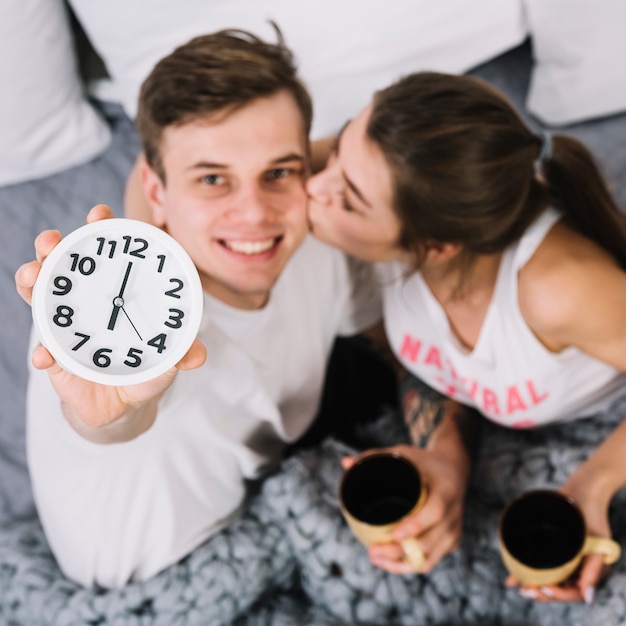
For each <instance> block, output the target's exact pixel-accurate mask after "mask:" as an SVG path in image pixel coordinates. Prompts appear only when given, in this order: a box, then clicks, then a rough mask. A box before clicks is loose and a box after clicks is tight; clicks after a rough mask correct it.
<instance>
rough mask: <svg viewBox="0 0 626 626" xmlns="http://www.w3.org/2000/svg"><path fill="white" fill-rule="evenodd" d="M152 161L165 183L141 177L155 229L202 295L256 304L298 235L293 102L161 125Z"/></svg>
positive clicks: (299, 128)
mask: <svg viewBox="0 0 626 626" xmlns="http://www.w3.org/2000/svg"><path fill="white" fill-rule="evenodd" d="M161 156H162V161H163V169H164V172H165V180H166V183H165V185H163V184H162V182H161V181H160V179H159V178H158V177H157V176H156V174H155V173H154V172H153V171H152V170H151V169H150V168H148V167H147V166H145V168H144V172H143V180H144V188H145V190H146V193H147V195H148V199H149V201H150V204H151V206H152V210H153V217H154V220H155V223H156V224H157V225H158V226H161V227H163V228H165V229H166V230H167V232H168V233H170V235H172V236H173V237H174V238H175V239H177V240H178V242H179V243H180V244H181V245H182V246H183V247H184V248H185V249H186V250H187V252H188V253H189V255H190V256H191V258H192V259H193V261H194V263H195V264H196V267H197V268H198V272H199V273H200V278H201V280H202V284H203V286H204V288H205V289H206V291H208V292H209V293H210V294H212V295H213V296H215V297H216V298H218V299H220V300H222V301H223V302H225V303H226V304H229V305H231V306H235V307H238V308H243V309H256V308H260V307H262V306H264V305H265V303H266V302H267V300H268V298H269V294H270V290H271V288H272V286H273V285H274V283H275V282H276V280H277V279H278V277H279V276H280V273H281V272H282V270H283V268H284V267H285V264H286V263H287V261H288V260H289V258H290V257H291V255H292V254H293V253H294V251H295V250H296V249H297V248H298V246H299V245H300V244H301V243H302V241H303V240H304V238H305V236H306V233H307V218H306V194H305V190H304V181H305V178H306V173H307V141H306V137H305V134H304V129H303V122H302V116H301V114H300V111H299V109H298V107H297V105H296V103H295V100H294V99H293V97H292V96H291V95H290V94H288V93H287V92H280V93H278V94H275V95H273V96H271V97H268V98H262V99H259V100H256V101H253V102H252V103H251V104H248V105H247V106H245V107H244V108H242V109H239V110H238V111H235V112H234V113H231V114H230V115H227V116H226V117H218V118H217V119H213V120H212V118H211V117H208V118H207V119H199V120H195V121H193V122H190V123H188V124H183V125H182V126H175V127H168V128H166V129H165V131H164V133H163V139H162V142H161Z"/></svg>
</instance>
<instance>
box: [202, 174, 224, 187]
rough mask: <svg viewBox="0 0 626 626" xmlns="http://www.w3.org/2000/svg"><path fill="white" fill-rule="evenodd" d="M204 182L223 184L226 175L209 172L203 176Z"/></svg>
mask: <svg viewBox="0 0 626 626" xmlns="http://www.w3.org/2000/svg"><path fill="white" fill-rule="evenodd" d="M202 182H203V183H205V184H207V185H221V184H223V182H224V177H223V176H221V175H220V174H207V175H206V176H203V177H202Z"/></svg>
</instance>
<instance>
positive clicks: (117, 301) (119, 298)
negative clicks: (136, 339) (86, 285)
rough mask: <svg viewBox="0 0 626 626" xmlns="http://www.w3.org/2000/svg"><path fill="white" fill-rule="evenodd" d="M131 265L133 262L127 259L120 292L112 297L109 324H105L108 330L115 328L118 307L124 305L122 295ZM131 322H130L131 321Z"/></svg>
mask: <svg viewBox="0 0 626 626" xmlns="http://www.w3.org/2000/svg"><path fill="white" fill-rule="evenodd" d="M132 267H133V262H132V261H129V262H128V266H127V267H126V273H125V274H124V279H123V280H122V286H121V287H120V292H119V293H118V294H117V296H116V297H115V298H114V299H113V310H112V311H111V317H110V318H109V325H108V326H107V328H108V329H109V330H114V329H115V323H116V322H117V316H118V314H119V312H120V309H121V308H122V306H123V305H124V298H123V297H122V296H123V295H124V290H125V289H126V283H127V282H128V277H129V275H130V270H131V269H132ZM127 317H128V316H127ZM131 324H132V322H131ZM133 328H134V327H133ZM137 334H139V333H137Z"/></svg>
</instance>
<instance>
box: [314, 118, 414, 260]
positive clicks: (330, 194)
mask: <svg viewBox="0 0 626 626" xmlns="http://www.w3.org/2000/svg"><path fill="white" fill-rule="evenodd" d="M370 110H371V109H370V107H367V108H366V109H364V110H363V111H362V112H361V113H360V114H359V115H358V116H357V117H356V118H355V119H354V120H352V121H350V122H349V123H348V124H347V125H346V126H345V127H344V129H343V131H342V132H341V134H340V136H339V138H338V140H337V144H336V147H335V150H334V151H333V154H332V155H331V157H330V159H329V161H328V164H327V165H326V168H325V169H324V170H322V171H321V172H320V173H319V174H316V175H315V176H313V177H312V178H310V179H309V181H308V183H307V193H308V196H309V209H308V213H309V224H310V227H311V230H312V232H313V234H314V235H315V236H316V237H318V238H319V239H321V240H322V241H324V242H326V243H328V244H330V245H333V246H336V247H338V248H340V249H342V250H344V251H345V252H347V253H348V254H351V255H353V256H355V257H358V258H360V259H363V260H365V261H388V260H391V259H395V258H399V257H400V256H401V255H402V251H401V250H400V248H399V247H398V245H397V242H398V239H399V235H400V221H399V219H398V218H397V216H396V214H395V213H394V211H393V209H392V182H391V172H390V169H389V166H388V165H387V162H386V161H385V158H384V156H383V154H382V152H381V151H380V149H379V148H378V146H376V145H375V144H374V143H373V142H372V141H371V140H370V139H368V138H367V136H366V133H365V129H366V125H367V121H368V119H369V116H370Z"/></svg>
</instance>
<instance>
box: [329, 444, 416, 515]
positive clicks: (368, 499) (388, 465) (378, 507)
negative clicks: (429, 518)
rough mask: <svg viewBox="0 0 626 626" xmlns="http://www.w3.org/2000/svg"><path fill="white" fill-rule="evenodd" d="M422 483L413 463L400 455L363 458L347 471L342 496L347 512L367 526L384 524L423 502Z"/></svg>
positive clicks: (373, 455) (379, 455) (342, 486)
mask: <svg viewBox="0 0 626 626" xmlns="http://www.w3.org/2000/svg"><path fill="white" fill-rule="evenodd" d="M421 490H422V484H421V480H420V476H419V473H418V472H417V470H416V469H415V467H414V466H413V465H412V464H411V462H410V461H407V460H406V459H405V458H403V457H401V456H399V455H390V454H372V455H368V456H365V457H362V458H361V459H360V460H359V461H357V462H356V463H355V464H354V466H353V467H352V468H351V469H350V471H349V472H347V473H346V474H345V476H344V479H343V481H342V484H341V493H340V497H341V499H342V501H343V505H344V507H345V508H346V510H347V511H348V512H349V513H350V514H351V515H352V516H353V517H355V518H356V519H358V520H359V521H361V522H364V523H365V524H371V525H376V526H379V525H385V524H391V523H393V522H396V521H398V520H399V519H401V518H402V517H404V516H405V515H407V514H408V513H409V512H410V511H411V510H412V509H413V507H415V505H416V504H417V502H418V501H419V499H420V495H421Z"/></svg>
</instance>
